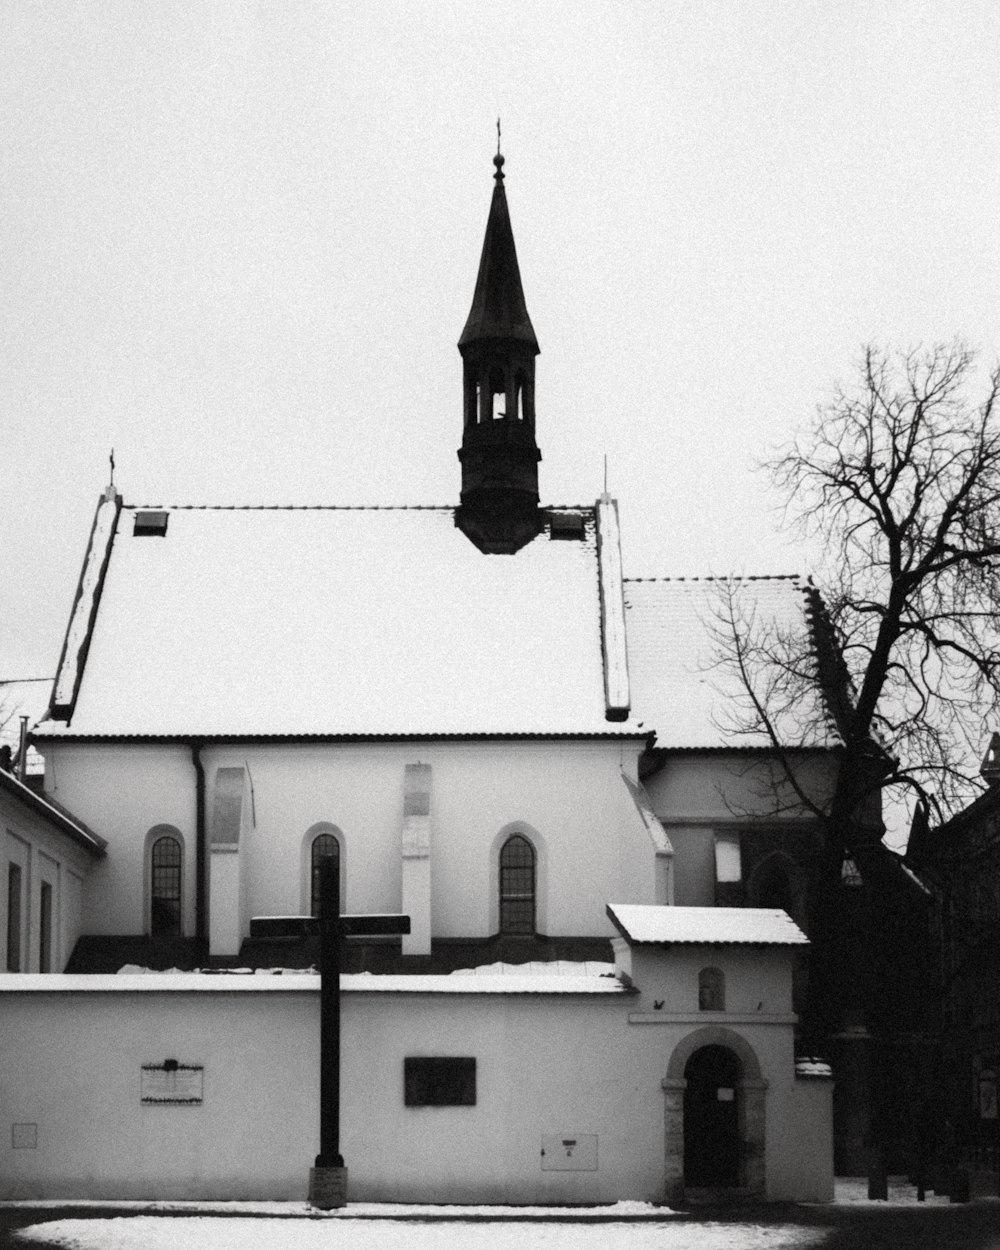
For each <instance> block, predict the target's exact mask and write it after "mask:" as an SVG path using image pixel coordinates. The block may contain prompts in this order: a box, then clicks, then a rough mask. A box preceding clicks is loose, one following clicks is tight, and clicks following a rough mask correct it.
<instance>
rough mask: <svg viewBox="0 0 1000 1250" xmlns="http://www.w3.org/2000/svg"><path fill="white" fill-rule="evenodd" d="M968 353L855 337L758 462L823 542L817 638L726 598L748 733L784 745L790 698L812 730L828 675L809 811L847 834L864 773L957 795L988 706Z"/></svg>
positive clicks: (995, 465) (982, 547) (989, 659)
mask: <svg viewBox="0 0 1000 1250" xmlns="http://www.w3.org/2000/svg"><path fill="white" fill-rule="evenodd" d="M973 363H974V362H973V353H972V352H971V351H970V350H969V349H968V348H967V347H965V346H964V345H962V344H956V345H953V346H950V347H938V348H934V349H932V350H930V351H926V352H911V353H908V354H905V355H900V356H893V355H890V354H889V353H888V352H885V351H881V350H878V349H876V348H874V347H869V348H868V349H866V351H865V353H864V356H863V359H862V361H861V366H860V370H859V376H858V378H857V380H856V382H855V384H854V386H852V387H850V388H845V387H839V388H838V389H837V390H836V392H835V393H834V395H833V397H832V398H831V400H830V401H829V402H828V403H826V404H825V405H823V406H822V407H820V409H819V410H818V413H817V416H816V419H815V421H814V423H813V424H812V426H811V427H810V428H809V429H808V430H807V431H805V432H804V433H803V434H802V435H800V436H799V438H798V439H797V440H796V442H795V443H794V444H793V445H792V446H791V447H790V448H788V449H787V450H786V451H785V452H784V453H783V454H781V455H780V456H779V457H778V458H777V459H775V460H773V461H771V462H770V463H769V464H768V465H767V466H766V467H767V468H768V469H769V471H770V473H771V476H772V479H773V480H774V482H775V483H776V485H777V486H778V487H779V488H780V489H781V490H782V491H783V492H784V494H785V496H786V500H787V508H788V512H787V516H788V518H789V520H790V522H791V524H792V526H793V527H794V528H795V529H796V530H797V531H798V533H799V534H800V535H801V536H802V537H803V538H805V539H807V540H809V541H810V543H812V544H815V545H816V546H817V547H818V549H819V550H820V551H821V552H822V556H821V563H820V566H819V568H818V569H816V570H815V576H816V581H817V586H818V594H817V595H816V596H815V598H814V600H813V603H812V605H811V606H812V610H813V612H814V614H815V617H814V627H815V628H814V631H813V637H812V638H811V639H809V640H806V639H805V636H804V634H803V633H802V631H797V632H790V631H786V632H785V633H782V632H774V631H770V632H769V631H768V628H767V626H766V624H765V625H762V624H761V623H760V622H754V621H752V620H751V621H747V620H746V619H745V614H744V612H743V610H742V608H741V605H740V603H739V602H738V598H736V597H733V596H731V597H730V600H729V603H728V604H726V605H723V608H722V609H721V612H720V622H719V630H718V631H717V633H718V635H719V639H720V641H721V642H722V643H723V654H722V662H723V663H724V664H727V665H729V666H731V667H732V666H735V667H736V668H737V669H738V671H739V676H740V681H741V684H742V686H743V688H744V689H745V691H746V700H745V701H744V703H743V706H742V707H741V709H740V712H739V721H740V726H739V727H740V728H742V730H743V731H745V732H763V733H765V734H767V735H768V737H769V738H770V739H771V740H772V741H773V742H774V744H775V745H776V746H779V747H780V746H784V745H787V742H788V733H787V727H786V725H785V724H784V722H785V721H787V719H788V711H789V709H790V708H795V709H797V714H798V715H799V716H800V717H802V716H803V715H805V717H806V719H805V721H804V723H803V725H802V732H803V733H805V734H806V735H812V736H813V737H815V738H819V737H820V736H821V735H820V733H819V728H820V727H819V725H818V724H817V722H816V710H815V704H814V703H813V704H810V703H809V702H808V700H809V698H810V694H809V692H810V690H812V689H814V688H815V684H816V679H817V675H818V676H819V678H820V680H821V681H822V684H823V686H824V689H825V692H826V708H827V710H828V711H829V713H830V715H831V716H832V717H833V719H834V720H835V721H836V729H837V732H838V734H839V736H840V738H841V740H842V742H843V748H844V750H843V757H842V758H843V764H842V767H841V769H840V781H839V783H838V786H837V792H836V794H835V796H834V800H833V803H832V805H831V806H830V807H829V808H825V809H824V810H823V811H818V810H817V811H816V812H815V814H816V815H817V816H820V817H822V818H823V819H824V820H825V821H826V823H827V824H829V823H830V821H831V819H832V820H833V822H834V825H835V828H836V829H839V830H844V831H845V832H846V831H847V830H848V829H849V828H850V826H851V825H852V824H854V823H856V815H857V809H858V804H859V802H862V801H863V799H864V797H865V796H866V795H867V794H868V793H869V791H870V789H871V787H872V785H875V786H876V788H877V789H878V790H881V789H883V788H885V787H888V786H904V787H907V788H909V789H910V790H912V791H914V792H915V793H916V794H918V795H920V796H922V797H924V798H926V800H927V801H928V802H929V804H930V805H931V808H932V811H934V812H935V814H937V815H938V816H940V815H942V814H944V813H946V812H949V811H952V810H955V809H956V808H957V807H958V806H960V805H961V804H963V803H965V802H967V801H968V799H969V797H970V794H971V792H972V790H973V789H974V788H975V786H976V785H977V784H978V779H977V777H976V775H975V773H974V771H973V770H972V768H971V767H970V766H971V765H973V764H977V763H978V759H979V756H980V754H981V747H982V739H983V729H984V724H986V723H987V722H988V721H989V719H990V718H991V717H992V716H993V715H994V714H995V712H996V710H997V707H998V704H1000V412H998V411H997V404H996V400H997V395H998V392H1000V370H995V371H994V372H993V374H992V375H991V376H990V377H989V379H988V382H987V385H986V389H985V395H984V396H983V398H982V399H981V401H980V402H978V403H973V402H971V401H970V400H969V399H968V397H967V392H968V389H969V387H970V384H971V382H972V373H973ZM814 648H815V649H814ZM810 651H811V652H812V653H811V654H810ZM817 662H818V665H819V673H818V674H817ZM810 707H811V708H812V711H811V713H810V712H808V711H807V709H809V708H810ZM810 715H811V717H812V720H810V719H809V716H810ZM802 797H804V796H802ZM853 833H854V834H855V835H856V834H857V833H858V830H857V829H855V830H853ZM831 834H832V835H833V836H836V835H835V832H834V830H831Z"/></svg>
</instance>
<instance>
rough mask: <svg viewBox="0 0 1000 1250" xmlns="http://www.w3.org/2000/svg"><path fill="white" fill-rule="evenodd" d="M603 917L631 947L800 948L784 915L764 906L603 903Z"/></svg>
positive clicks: (802, 940) (796, 931) (800, 937)
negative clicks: (604, 911)
mask: <svg viewBox="0 0 1000 1250" xmlns="http://www.w3.org/2000/svg"><path fill="white" fill-rule="evenodd" d="M607 914H608V918H609V919H610V920H611V923H612V924H613V925H614V926H615V928H616V929H617V930H618V932H619V933H620V934H621V935H622V937H624V938H625V939H626V940H627V941H628V942H630V943H631V944H632V945H634V946H649V945H652V946H664V945H669V944H672V943H677V944H681V945H689V946H716V945H719V946H804V945H807V944H808V942H809V939H808V938H807V937H806V935H805V934H804V933H803V932H802V930H801V929H800V928H799V927H798V925H797V924H796V923H795V921H794V920H792V918H791V917H790V916H789V915H788V913H787V912H784V911H780V910H775V909H771V908H768V907H664V906H654V905H649V904H641V903H609V904H608V905H607Z"/></svg>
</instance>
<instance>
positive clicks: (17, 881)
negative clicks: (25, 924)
mask: <svg viewBox="0 0 1000 1250" xmlns="http://www.w3.org/2000/svg"><path fill="white" fill-rule="evenodd" d="M7 971H8V972H20V971H21V866H20V864H8V866H7Z"/></svg>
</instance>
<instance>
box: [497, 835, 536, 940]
mask: <svg viewBox="0 0 1000 1250" xmlns="http://www.w3.org/2000/svg"><path fill="white" fill-rule="evenodd" d="M500 932H501V933H528V934H530V933H534V932H535V848H534V847H533V846H532V845H531V843H530V842H529V841H528V839H527V838H525V837H522V835H521V834H519V833H514V834H511V836H510V837H509V838H508V839H507V841H506V842H505V843H504V844H503V847H502V848H501V850H500Z"/></svg>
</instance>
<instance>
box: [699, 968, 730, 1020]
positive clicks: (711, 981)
mask: <svg viewBox="0 0 1000 1250" xmlns="http://www.w3.org/2000/svg"><path fill="white" fill-rule="evenodd" d="M698 1010H699V1011H725V1010H726V977H725V974H724V973H723V971H722V969H721V968H702V970H701V972H699V973H698Z"/></svg>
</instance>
